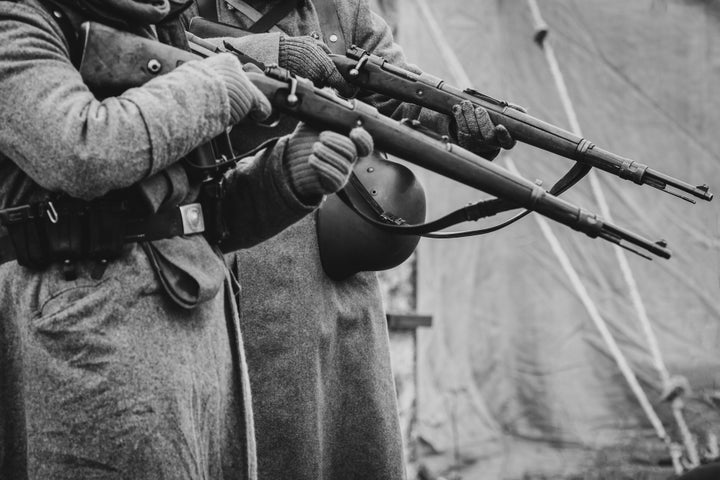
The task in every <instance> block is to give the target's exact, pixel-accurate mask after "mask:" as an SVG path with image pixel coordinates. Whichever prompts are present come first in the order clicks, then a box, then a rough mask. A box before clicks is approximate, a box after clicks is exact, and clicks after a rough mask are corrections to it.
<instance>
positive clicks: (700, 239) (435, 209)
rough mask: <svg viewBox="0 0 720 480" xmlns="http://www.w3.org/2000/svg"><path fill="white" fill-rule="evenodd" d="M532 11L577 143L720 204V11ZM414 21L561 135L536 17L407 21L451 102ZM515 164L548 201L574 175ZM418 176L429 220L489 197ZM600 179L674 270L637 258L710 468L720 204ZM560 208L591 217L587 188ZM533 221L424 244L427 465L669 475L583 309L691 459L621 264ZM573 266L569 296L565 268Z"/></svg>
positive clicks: (474, 0)
mask: <svg viewBox="0 0 720 480" xmlns="http://www.w3.org/2000/svg"><path fill="white" fill-rule="evenodd" d="M539 6H540V9H541V11H542V15H543V17H544V19H545V21H546V22H547V24H548V26H549V32H550V34H549V37H548V41H549V42H551V45H552V47H553V48H554V51H555V54H556V57H557V60H558V63H559V66H560V69H561V71H562V73H563V75H564V79H565V82H566V84H567V87H568V93H569V98H570V99H571V100H572V103H573V106H574V108H575V110H576V112H577V116H578V121H579V124H580V126H581V128H582V132H583V134H584V136H585V137H586V138H588V139H589V140H591V141H593V142H594V143H595V144H597V145H598V146H600V147H602V148H605V149H607V150H610V151H613V152H615V153H619V154H621V155H624V156H626V157H630V158H633V159H636V160H638V161H640V162H643V163H646V164H649V165H650V166H651V167H653V168H655V169H656V170H659V171H662V172H665V173H668V174H670V175H673V176H675V177H677V178H680V179H683V180H686V181H688V182H691V183H696V184H697V183H707V184H708V185H710V187H711V190H714V191H716V192H718V191H720V155H719V154H718V145H717V141H716V140H717V136H718V134H720V110H718V107H720V2H714V1H673V0H635V1H632V2H626V1H622V0H582V1H580V0H577V1H570V0H562V1H561V0H556V1H549V0H540V1H539ZM423 8H427V11H429V12H430V14H431V16H432V21H433V22H436V25H437V27H439V29H440V32H441V34H442V35H443V36H444V40H445V41H446V42H447V45H449V46H450V48H451V49H452V51H453V52H454V54H455V55H457V57H458V58H459V60H460V62H461V65H462V67H463V68H464V70H465V72H466V73H467V76H468V77H469V78H470V79H472V82H473V85H457V86H461V87H469V86H472V87H475V88H476V89H478V90H480V91H481V92H484V93H487V94H490V95H493V96H496V97H500V98H504V99H506V100H509V101H512V102H514V103H517V104H520V105H523V106H524V107H526V108H527V109H528V111H529V113H530V114H531V115H534V116H536V117H538V118H541V119H543V120H545V121H548V122H550V123H553V124H555V125H558V126H561V127H563V128H568V129H569V128H570V126H569V124H568V117H567V115H566V113H565V111H564V109H563V106H562V104H561V101H560V96H559V95H558V90H557V88H556V84H555V82H554V80H553V77H552V75H551V72H550V68H549V67H548V63H547V61H546V58H545V56H544V54H543V51H542V50H541V49H540V48H539V47H538V45H537V44H535V43H534V41H533V33H534V30H533V21H532V17H531V12H530V8H529V6H528V2H526V1H524V0H522V1H521V0H512V1H510V0H505V1H500V0H443V1H442V2H439V1H435V2H433V1H427V2H425V1H422V0H403V1H402V2H401V4H400V9H399V11H400V12H401V16H400V26H399V43H401V44H402V45H403V46H404V48H405V51H406V54H407V57H408V58H409V59H410V61H413V62H415V63H417V64H418V65H419V66H420V67H421V68H422V69H423V70H425V71H427V72H428V73H432V74H435V75H437V76H440V77H441V78H444V79H446V80H447V81H448V82H449V83H451V84H454V83H455V79H456V78H457V75H456V74H457V72H456V71H453V70H452V69H451V68H449V66H448V61H447V60H448V59H447V58H446V57H444V56H443V50H442V45H441V43H442V42H439V41H438V38H437V36H436V35H435V34H433V33H432V28H431V25H429V24H428V18H427V16H426V15H424V13H423ZM453 75H455V77H456V78H453ZM508 161H512V162H513V163H514V164H515V165H516V166H517V168H518V169H519V171H520V172H521V173H522V175H523V176H525V177H527V178H529V179H531V180H534V179H541V180H542V181H543V182H544V185H547V186H549V185H550V184H552V182H553V181H555V180H556V179H557V178H559V177H560V176H561V175H562V174H563V173H564V171H565V170H567V169H568V168H569V167H570V166H571V162H570V161H568V160H566V159H562V158H561V157H558V156H555V155H551V154H548V153H546V152H543V151H541V150H539V149H537V148H533V147H530V146H527V145H522V144H520V145H518V146H517V147H516V148H515V149H513V150H511V151H509V152H506V153H504V154H503V155H501V156H500V157H499V158H498V159H497V160H496V162H498V163H499V164H501V165H503V166H506V165H508ZM416 171H417V170H416ZM419 174H420V175H421V177H422V179H423V182H424V184H425V187H426V190H427V193H428V199H429V205H428V206H429V210H428V211H429V216H430V217H436V216H438V215H439V214H441V213H444V212H447V211H448V210H449V209H454V208H457V207H459V206H461V205H463V204H465V203H467V202H470V201H477V200H479V199H480V198H482V197H483V195H482V194H481V193H479V192H474V191H472V190H470V189H468V188H465V187H461V186H459V185H457V184H454V183H453V182H450V181H449V180H446V179H443V178H440V177H438V176H436V175H433V174H429V173H426V172H421V171H420V172H419ZM596 178H597V179H598V182H599V187H600V191H601V193H603V194H604V196H605V198H606V201H607V205H608V207H609V210H610V212H611V214H612V219H613V221H614V222H615V223H616V224H618V225H620V226H623V227H627V228H630V229H632V230H634V231H636V232H638V233H641V234H643V235H644V236H646V237H648V238H651V239H661V238H662V239H666V240H667V242H668V245H669V247H670V248H671V250H672V251H673V258H672V259H671V260H668V261H666V260H661V259H656V260H654V261H651V262H650V261H647V260H645V259H643V258H640V257H638V256H635V255H633V254H628V255H627V261H628V265H629V267H630V271H631V274H632V278H633V279H634V280H635V282H636V283H637V294H638V297H639V298H640V299H641V301H642V307H643V308H644V309H645V310H646V312H647V318H648V319H649V320H650V322H651V324H652V329H653V332H654V334H655V335H656V336H657V338H658V342H659V344H658V346H659V350H660V352H661V354H662V359H663V361H664V362H665V364H666V366H667V369H668V371H669V372H670V373H671V374H680V375H685V376H686V377H687V378H688V379H689V381H690V384H691V386H692V388H693V393H692V397H691V398H688V401H687V409H686V412H685V414H686V417H687V420H688V422H689V423H690V425H691V428H692V429H693V431H694V432H695V433H696V434H698V435H699V437H698V441H699V442H700V443H701V448H702V444H703V442H705V434H706V432H707V431H712V430H718V425H717V423H716V422H717V421H718V416H717V415H716V413H715V412H714V411H713V409H712V406H711V405H710V400H711V397H712V394H713V392H714V389H715V388H716V386H717V384H718V381H720V369H719V368H718V367H720V352H719V349H720V298H719V297H720V268H719V267H720V207H719V205H720V204H719V203H718V200H715V201H714V202H711V203H707V202H702V201H701V202H699V203H698V204H697V205H692V204H690V203H687V202H684V201H681V200H679V199H676V198H674V197H672V196H670V195H666V194H664V193H662V192H660V191H658V190H656V189H654V188H650V187H647V186H638V185H636V184H633V183H631V182H628V181H626V180H621V179H619V178H617V177H614V176H612V175H610V174H607V173H604V172H598V173H597V177H596ZM564 197H565V198H566V199H568V200H569V201H571V202H573V203H575V204H576V205H579V206H582V207H584V208H587V209H590V210H592V211H595V212H598V211H599V210H600V204H599V200H598V197H597V195H596V194H595V193H593V190H592V189H591V188H590V183H589V181H588V180H587V179H585V180H583V181H581V182H580V183H579V184H578V185H577V186H576V187H575V188H573V189H572V190H571V191H569V192H567V193H566V194H565V195H564ZM534 217H535V215H532V216H529V217H527V218H525V219H524V220H522V221H521V222H519V223H517V224H514V225H512V226H511V227H508V228H506V229H504V230H501V231H500V232H497V233H493V234H490V235H487V236H481V237H476V238H469V239H459V240H448V241H438V240H423V241H422V242H421V244H420V247H419V251H418V310H419V311H420V312H421V313H429V314H432V315H433V318H434V325H433V328H432V329H431V330H428V331H425V332H421V333H420V342H419V352H418V372H419V373H418V374H419V376H418V400H417V437H418V439H419V441H420V443H421V444H422V445H423V448H422V449H421V451H420V453H419V454H420V456H421V457H422V458H421V459H420V460H421V461H423V462H425V463H427V464H429V465H430V466H431V467H432V468H433V469H435V470H436V471H447V470H448V469H451V468H459V469H460V470H461V471H462V472H464V474H465V476H464V478H473V479H476V478H477V479H485V478H487V479H499V478H508V479H511V478H523V475H531V474H532V475H546V476H548V477H553V476H556V475H563V474H572V473H578V472H587V471H589V470H590V469H593V468H597V464H599V463H600V464H601V463H603V459H604V458H605V457H603V455H605V453H603V452H607V451H612V450H613V449H615V450H619V451H621V452H622V456H623V458H624V459H625V460H624V461H628V462H636V463H648V464H655V463H657V462H658V461H663V460H666V459H667V457H668V456H669V454H668V452H667V449H666V448H665V446H664V445H663V444H662V442H660V440H658V438H657V436H656V431H655V430H654V429H653V428H652V425H651V423H650V421H649V420H648V417H647V415H646V414H645V412H644V411H643V410H642V409H641V408H640V406H639V403H638V400H637V398H636V396H635V395H634V394H633V392H632V390H631V389H630V388H629V386H628V383H627V382H626V379H625V378H624V377H623V376H622V375H621V373H620V370H619V368H618V366H617V363H616V360H615V358H614V357H613V355H612V354H611V352H610V351H609V349H608V346H607V343H606V342H605V341H604V340H603V338H602V337H601V335H600V334H599V332H598V329H597V327H596V325H595V324H594V323H593V321H592V319H591V312H590V309H589V307H588V303H587V299H586V301H583V300H582V298H581V295H580V293H579V292H581V291H582V289H584V290H585V291H586V292H587V294H588V297H589V300H590V302H591V306H592V308H596V309H597V313H598V314H599V316H600V317H601V318H602V320H604V322H606V323H607V324H608V326H609V332H610V333H611V335H612V337H613V338H614V339H615V340H616V341H617V343H618V345H619V348H620V350H621V351H622V353H623V354H624V356H625V357H626V358H627V360H628V362H629V365H630V367H631V368H632V370H633V371H634V373H635V375H637V378H638V379H639V381H640V384H641V386H642V388H643V390H644V391H645V392H646V393H647V396H648V398H649V399H650V402H651V404H652V408H653V409H654V410H655V411H656V412H657V413H658V415H659V416H660V418H661V420H662V422H663V425H664V426H665V428H667V430H668V433H669V434H670V435H671V437H672V439H673V440H676V441H678V442H679V441H681V438H680V435H679V434H678V433H677V431H676V426H675V423H674V421H673V418H672V415H671V413H670V408H669V405H668V404H667V403H663V402H661V401H660V400H659V396H660V392H661V389H662V387H663V385H662V381H661V376H660V374H659V372H658V369H657V368H656V362H655V361H654V359H653V356H652V354H651V351H650V348H649V345H648V342H649V340H648V336H647V335H646V333H645V332H644V331H643V329H642V328H641V326H640V324H639V321H638V307H637V306H636V305H635V304H634V303H633V300H632V296H631V286H630V285H629V283H628V279H627V273H623V271H622V269H621V268H620V266H619V262H618V257H617V254H616V253H615V252H614V251H613V247H612V246H611V245H610V244H609V243H607V242H604V241H602V240H599V239H590V238H589V237H587V236H585V235H583V234H580V233H578V232H575V231H572V230H570V229H569V228H567V227H564V226H562V225H559V224H556V223H554V222H552V221H548V224H549V227H550V230H551V235H550V236H548V233H547V232H545V231H544V230H543V228H544V227H543V226H542V225H541V224H540V223H539V222H538V221H537V219H536V218H534ZM502 218H507V217H506V216H505V217H502ZM494 221H495V220H491V221H483V223H482V225H488V224H492V223H493V222H494ZM553 235H554V236H555V238H557V245H555V246H554V247H552V246H551V243H550V240H552V238H554V237H553ZM563 255H565V256H566V257H567V259H568V260H569V263H570V265H571V267H572V269H573V271H575V272H577V275H578V279H577V280H573V278H572V277H571V276H570V275H569V274H568V271H567V269H566V268H563V267H562V266H561V263H560V260H559V259H560V258H561V257H562V256H563ZM578 282H579V284H580V285H578ZM579 288H580V290H579ZM704 399H705V400H707V401H704ZM527 478H532V476H530V477H527Z"/></svg>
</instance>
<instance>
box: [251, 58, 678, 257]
mask: <svg viewBox="0 0 720 480" xmlns="http://www.w3.org/2000/svg"><path fill="white" fill-rule="evenodd" d="M272 70H273V69H272V68H271V69H269V70H268V74H266V75H261V74H253V73H249V74H248V76H250V78H251V79H252V81H253V83H254V84H255V86H257V87H258V88H259V89H260V91H262V92H263V94H265V96H267V98H268V99H269V100H270V102H271V103H272V104H273V106H274V107H275V108H277V109H279V110H280V111H282V112H284V113H287V114H289V115H292V116H294V117H296V118H298V119H300V120H302V121H303V122H306V123H308V124H310V125H312V126H313V127H315V128H317V129H321V130H324V129H328V130H333V131H336V132H339V133H343V134H348V133H349V132H350V131H351V130H352V129H353V128H355V127H357V126H362V127H363V128H364V129H365V130H367V131H368V133H370V134H371V135H372V137H373V139H374V141H375V145H376V146H377V147H378V148H379V149H380V150H383V151H386V152H388V153H390V154H391V155H395V156H397V157H400V158H403V159H405V160H407V161H409V162H411V163H413V164H415V165H417V166H419V167H422V168H425V169H428V170H430V171H433V172H435V173H438V174H440V175H443V176H445V177H448V178H450V179H452V180H455V181H457V182H460V183H463V184H465V185H468V186H470V187H472V188H476V189H478V190H482V191H484V192H487V193H489V194H491V195H494V196H496V197H499V198H502V199H506V200H508V201H510V202H512V203H514V204H516V205H517V207H518V208H527V209H529V210H533V211H536V212H538V213H540V214H542V215H544V216H546V217H548V218H551V219H552V220H555V221H557V222H559V223H562V224H564V225H566V226H569V227H571V228H573V229H575V230H578V231H581V232H583V233H585V234H587V235H588V236H590V237H593V238H595V237H601V238H604V239H606V240H609V241H611V242H613V243H617V244H620V242H621V241H625V242H628V243H631V244H633V245H636V246H638V247H640V248H643V249H645V250H647V251H649V252H652V253H653V254H655V255H658V256H660V257H663V258H670V252H669V251H668V250H667V249H666V248H664V247H663V246H661V245H658V244H656V243H653V242H651V241H649V240H647V239H645V238H643V237H641V236H639V235H636V234H633V233H632V232H629V231H626V230H623V229H620V228H619V227H615V226H613V225H611V224H608V223H606V222H604V221H603V220H602V219H600V218H599V217H597V216H596V215H594V214H592V213H590V212H587V211H585V210H583V209H581V208H578V207H576V206H574V205H572V204H571V203H569V202H566V201H564V200H562V199H560V198H557V197H555V196H553V195H550V194H548V193H547V192H545V190H544V189H542V188H541V187H540V186H538V185H536V184H534V183H532V182H530V181H528V180H526V179H524V178H522V177H519V176H517V175H514V174H512V173H510V172H508V171H507V170H505V169H504V168H502V167H500V166H499V165H496V164H494V163H491V162H488V161H486V160H483V159H481V158H479V157H477V156H476V155H474V154H472V153H470V152H468V151H467V150H464V149H462V148H460V147H459V146H457V145H454V144H451V143H449V142H447V141H444V140H439V139H435V138H432V137H429V136H428V135H426V134H424V133H422V132H419V131H417V130H415V129H413V128H412V127H410V126H408V125H406V124H403V123H400V122H397V121H395V120H393V119H391V118H388V117H386V116H384V115H381V114H380V113H379V112H378V111H377V109H375V108H374V107H372V106H370V105H367V104H364V103H362V102H358V101H356V100H345V99H343V98H340V97H338V96H337V95H335V94H334V93H332V92H331V91H328V90H320V89H317V88H315V87H314V86H313V84H312V82H310V81H309V80H305V79H298V78H293V77H292V76H290V75H288V74H287V72H286V71H284V70H282V69H275V73H273V72H272ZM278 73H279V75H278Z"/></svg>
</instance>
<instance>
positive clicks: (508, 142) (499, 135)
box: [495, 125, 517, 150]
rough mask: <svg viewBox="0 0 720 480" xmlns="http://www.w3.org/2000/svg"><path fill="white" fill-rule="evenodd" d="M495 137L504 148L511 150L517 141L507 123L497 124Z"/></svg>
mask: <svg viewBox="0 0 720 480" xmlns="http://www.w3.org/2000/svg"><path fill="white" fill-rule="evenodd" d="M495 139H496V141H497V143H498V145H500V146H501V147H502V148H504V149H506V150H509V149H511V148H513V147H514V146H515V144H516V143H517V142H516V141H515V139H514V138H513V137H512V135H510V132H509V131H508V129H507V128H505V125H495Z"/></svg>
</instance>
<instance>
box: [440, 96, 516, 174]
mask: <svg viewBox="0 0 720 480" xmlns="http://www.w3.org/2000/svg"><path fill="white" fill-rule="evenodd" d="M452 111H453V116H454V117H455V122H456V124H457V142H458V145H460V146H461V147H463V148H464V149H466V150H469V151H471V152H473V153H475V154H477V155H480V156H481V157H483V158H486V159H488V160H492V159H493V158H495V157H496V156H497V155H498V153H500V148H501V147H502V148H505V149H510V148H512V147H514V146H515V139H514V138H512V136H511V135H510V132H508V130H507V128H505V127H504V126H503V125H493V123H492V120H490V115H488V113H487V110H485V109H484V108H482V107H476V106H474V105H473V104H472V102H469V101H468V100H463V101H462V102H460V103H459V104H457V105H454V106H453V109H452Z"/></svg>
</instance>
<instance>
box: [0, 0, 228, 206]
mask: <svg viewBox="0 0 720 480" xmlns="http://www.w3.org/2000/svg"><path fill="white" fill-rule="evenodd" d="M0 78H2V81H1V82H0V151H2V152H3V153H4V154H6V155H7V156H8V157H9V158H10V159H12V160H13V161H14V162H15V163H16V165H17V166H18V167H19V168H20V169H22V170H23V171H24V172H25V173H26V174H27V175H28V176H29V177H30V178H32V180H34V181H35V182H36V183H38V184H39V185H40V186H41V187H43V188H46V189H48V190H50V191H56V192H64V193H67V194H69V195H71V196H73V197H78V198H82V199H92V198H95V197H98V196H101V195H103V194H105V193H107V192H108V191H110V190H114V189H119V188H124V187H128V186H130V185H132V184H134V183H137V182H138V181H140V180H141V179H143V178H145V177H147V176H149V175H152V174H154V173H156V172H158V171H160V170H162V169H164V168H165V167H167V166H169V165H170V164H172V163H173V162H175V161H176V160H178V159H179V158H181V157H182V156H183V155H185V154H186V153H187V152H189V151H190V150H192V149H193V148H194V147H196V146H197V145H199V144H201V143H204V142H205V141H207V140H209V139H211V138H213V137H215V136H217V135H218V134H220V133H221V132H222V131H223V130H224V129H225V128H226V127H227V125H228V124H229V122H230V104H229V100H228V94H227V89H226V87H225V84H224V83H223V81H222V79H221V78H220V77H219V76H218V75H217V74H216V73H214V72H213V71H212V70H210V69H207V68H205V66H204V65H203V63H202V62H201V61H200V62H188V63H186V64H184V65H182V66H180V67H179V68H177V69H176V70H174V71H173V72H170V73H168V74H166V75H163V76H161V77H158V78H156V79H153V80H152V81H150V82H148V83H146V84H145V85H143V86H142V87H140V88H134V89H130V90H128V91H126V92H125V93H123V94H122V95H120V96H117V97H110V98H107V99H104V100H98V99H96V98H95V97H94V95H93V94H92V93H91V92H90V91H89V89H88V88H87V86H86V85H85V84H84V82H83V80H82V78H81V77H80V74H79V73H78V71H77V70H76V69H75V68H74V67H73V65H72V64H71V62H70V60H69V54H68V48H67V45H66V43H65V41H64V38H63V35H62V32H61V31H60V30H59V28H58V27H57V25H56V24H55V22H53V21H52V19H51V18H50V17H49V16H48V15H47V14H46V13H45V12H40V11H38V10H36V9H34V8H32V7H29V6H26V5H22V4H14V3H9V2H0Z"/></svg>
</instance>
